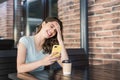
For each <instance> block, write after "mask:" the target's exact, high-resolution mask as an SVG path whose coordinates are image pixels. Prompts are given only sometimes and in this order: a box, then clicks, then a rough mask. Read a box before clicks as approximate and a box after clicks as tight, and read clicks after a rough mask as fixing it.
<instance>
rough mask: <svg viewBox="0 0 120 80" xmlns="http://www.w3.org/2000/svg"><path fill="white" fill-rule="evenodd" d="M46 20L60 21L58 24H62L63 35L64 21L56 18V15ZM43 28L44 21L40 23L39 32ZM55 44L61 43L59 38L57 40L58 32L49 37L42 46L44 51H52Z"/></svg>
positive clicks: (46, 21)
mask: <svg viewBox="0 0 120 80" xmlns="http://www.w3.org/2000/svg"><path fill="white" fill-rule="evenodd" d="M44 21H45V23H48V22H53V21H56V22H58V24H59V25H60V30H61V35H62V29H63V25H62V22H61V21H60V20H59V19H58V18H56V17H47V18H46V19H45V20H44ZM41 28H42V23H41V24H40V25H39V27H38V31H37V33H38V32H40V30H41ZM62 39H63V35H62ZM55 44H59V43H58V40H57V33H56V34H55V36H53V37H52V38H49V39H46V40H45V43H44V44H43V46H42V47H43V50H44V52H45V53H51V51H52V47H53V45H55Z"/></svg>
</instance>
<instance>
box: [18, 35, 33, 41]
mask: <svg viewBox="0 0 120 80" xmlns="http://www.w3.org/2000/svg"><path fill="white" fill-rule="evenodd" d="M31 38H32V36H22V37H21V38H20V41H30V40H31Z"/></svg>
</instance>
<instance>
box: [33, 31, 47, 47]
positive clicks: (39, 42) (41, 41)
mask: <svg viewBox="0 0 120 80" xmlns="http://www.w3.org/2000/svg"><path fill="white" fill-rule="evenodd" d="M34 39H35V43H36V45H39V46H42V45H43V44H44V42H45V38H44V36H43V35H42V34H41V33H38V34H36V35H35V36H34Z"/></svg>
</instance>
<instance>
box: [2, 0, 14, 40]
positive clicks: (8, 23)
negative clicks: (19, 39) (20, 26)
mask: <svg viewBox="0 0 120 80" xmlns="http://www.w3.org/2000/svg"><path fill="white" fill-rule="evenodd" d="M0 36H2V37H4V38H5V39H6V38H7V39H13V0H7V1H4V2H2V3H0Z"/></svg>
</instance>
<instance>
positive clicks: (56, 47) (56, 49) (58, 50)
mask: <svg viewBox="0 0 120 80" xmlns="http://www.w3.org/2000/svg"><path fill="white" fill-rule="evenodd" d="M60 53H61V46H60V45H54V46H53V48H52V56H54V57H59V56H60Z"/></svg>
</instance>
